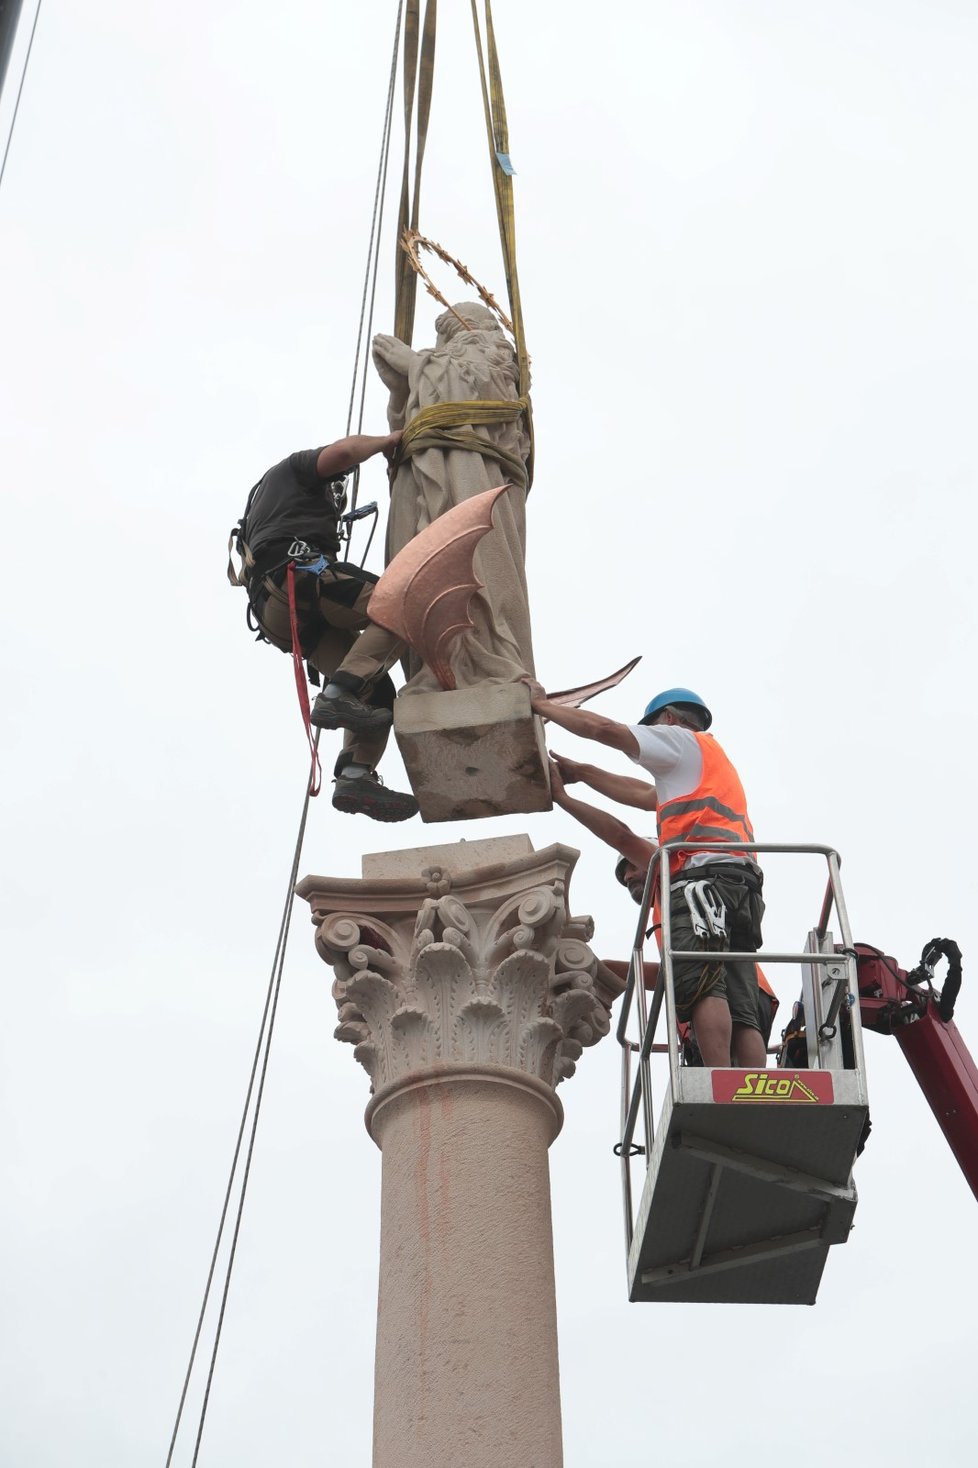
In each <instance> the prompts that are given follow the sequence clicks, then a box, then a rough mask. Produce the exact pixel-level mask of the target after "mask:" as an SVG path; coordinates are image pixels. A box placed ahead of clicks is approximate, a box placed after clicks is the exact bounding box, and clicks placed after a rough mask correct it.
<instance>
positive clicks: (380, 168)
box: [346, 0, 404, 433]
mask: <svg viewBox="0 0 978 1468" xmlns="http://www.w3.org/2000/svg"><path fill="white" fill-rule="evenodd" d="M403 8H404V0H398V6H397V20H396V22H395V26H394V48H393V51H392V53H391V69H390V76H389V78H388V82H387V103H386V106H385V109H384V129H383V133H382V135H381V141H380V158H379V160H378V163H377V183H376V185H375V187H374V207H373V215H372V217H371V220H370V240H369V242H368V244H367V265H366V269H365V270H364V274H363V295H362V296H361V298H360V323H359V327H358V330H357V349H356V353H355V354H354V358H353V378H352V381H351V383H350V405H349V408H348V409H347V414H346V431H347V433H349V432H350V426H351V424H352V422H353V403H354V399H355V397H356V391H357V370H358V368H359V366H360V349H361V346H362V343H363V321H364V316H365V314H366V309H367V294H368V292H369V290H370V276H371V264H372V262H373V259H374V253H375V250H374V241H375V238H376V240H377V245H378V249H377V253H378V254H379V234H380V224H379V221H380V219H382V218H383V189H384V187H385V185H386V182H387V158H388V154H389V153H390V135H391V118H392V116H393V111H394V88H395V85H396V80H397V57H398V53H399V51H400V46H401V12H402V11H403ZM373 271H374V277H375V279H376V265H375V264H374V266H373ZM361 422H362V418H361Z"/></svg>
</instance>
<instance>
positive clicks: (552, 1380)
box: [368, 1066, 563, 1468]
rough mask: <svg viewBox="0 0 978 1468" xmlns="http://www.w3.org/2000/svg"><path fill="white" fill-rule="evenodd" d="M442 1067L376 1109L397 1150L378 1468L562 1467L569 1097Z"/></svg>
mask: <svg viewBox="0 0 978 1468" xmlns="http://www.w3.org/2000/svg"><path fill="white" fill-rule="evenodd" d="M439 1069H440V1071H441V1073H435V1074H432V1073H431V1072H427V1073H426V1074H425V1075H423V1076H416V1077H414V1078H412V1079H411V1080H409V1082H408V1084H407V1085H405V1084H403V1083H401V1084H396V1085H395V1086H393V1087H391V1088H389V1089H388V1091H387V1092H386V1094H385V1093H381V1094H380V1095H378V1097H377V1098H376V1099H375V1101H374V1102H373V1103H372V1104H371V1107H370V1109H369V1111H368V1124H369V1125H370V1129H371V1131H372V1133H373V1135H374V1137H375V1139H376V1140H377V1141H378V1142H379V1144H380V1146H381V1148H382V1151H383V1193H382V1202H381V1263H380V1309H379V1316H378V1328H377V1359H376V1394H375V1409H374V1459H373V1461H374V1468H455V1465H458V1464H465V1468H560V1465H561V1463H562V1461H563V1455H562V1450H561V1431H560V1388H559V1379H558V1367H557V1318H556V1304H555V1297H554V1274H553V1235H552V1227H551V1217H550V1178H549V1166H548V1158H547V1148H548V1147H549V1145H550V1143H551V1141H552V1140H553V1138H554V1136H555V1135H556V1133H557V1131H558V1130H559V1127H560V1103H559V1102H558V1101H557V1099H556V1097H555V1096H554V1094H553V1092H552V1090H550V1088H549V1087H547V1086H545V1085H543V1084H542V1083H541V1082H539V1081H536V1080H535V1079H534V1078H532V1077H528V1076H525V1075H522V1074H521V1073H519V1072H515V1071H511V1070H508V1069H507V1068H505V1067H502V1066H500V1067H470V1068H467V1069H466V1068H462V1067H457V1068H456V1067H444V1068H439ZM547 1093H549V1094H547Z"/></svg>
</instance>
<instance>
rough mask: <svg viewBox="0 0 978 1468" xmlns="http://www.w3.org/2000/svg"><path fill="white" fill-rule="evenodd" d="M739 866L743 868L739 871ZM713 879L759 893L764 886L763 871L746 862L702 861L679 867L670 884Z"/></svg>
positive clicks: (675, 884) (710, 880)
mask: <svg viewBox="0 0 978 1468" xmlns="http://www.w3.org/2000/svg"><path fill="white" fill-rule="evenodd" d="M741 867H744V868H745V870H744V871H741ZM714 881H719V882H732V883H733V884H734V886H735V887H747V888H748V889H749V891H751V892H756V893H757V894H758V895H760V893H761V891H762V889H763V887H764V873H763V872H761V871H757V870H755V869H754V868H753V867H748V866H747V864H746V862H739V861H721V862H704V863H703V865H702V866H700V865H699V864H697V865H696V866H695V867H691V866H688V865H687V866H684V867H681V868H680V870H679V872H678V873H677V875H676V876H675V877H674V878H673V880H672V883H671V885H672V886H673V887H677V886H679V884H680V883H682V882H714Z"/></svg>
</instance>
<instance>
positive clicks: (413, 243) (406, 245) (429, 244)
mask: <svg viewBox="0 0 978 1468" xmlns="http://www.w3.org/2000/svg"><path fill="white" fill-rule="evenodd" d="M400 246H401V249H402V250H403V251H404V253H405V255H407V257H408V259H409V260H410V262H411V266H412V268H413V269H414V270H415V271H416V272H417V274H418V275H420V277H421V279H422V280H423V281H424V288H425V290H426V291H427V292H428V294H429V296H434V298H435V300H436V301H438V302H439V303H440V304H441V305H442V306H444V307H445V310H446V311H450V312H451V313H452V315H453V316H454V317H455V320H456V321H457V322H459V324H460V325H461V326H464V327H465V329H466V331H471V330H472V327H471V325H470V323H469V322H468V321H466V320H465V318H464V316H460V315H459V314H458V312H457V311H456V310H455V307H454V306H451V305H449V303H448V301H446V300H445V297H444V296H443V295H442V293H441V291H440V290H439V289H438V287H437V286H436V285H435V283H434V281H433V280H432V278H431V276H430V275H429V274H428V272H427V270H425V268H424V266H423V265H422V263H421V259H420V256H419V254H418V251H419V250H430V252H431V254H432V255H437V256H438V258H439V260H441V261H443V262H444V263H445V264H446V265H450V266H451V267H452V269H453V270H454V271H455V274H456V275H457V276H458V277H459V279H460V280H463V281H464V282H465V284H466V285H471V286H474V287H475V289H476V290H477V291H478V293H479V299H480V300H481V301H482V303H483V305H485V306H487V307H488V308H489V310H490V311H492V312H493V314H494V315H495V316H496V318H497V319H498V321H499V322H500V324H501V325H502V326H504V327H505V328H506V330H507V331H508V332H509V334H510V336H512V337H515V335H516V333H515V332H514V330H513V323H512V322H511V321H510V319H509V317H508V316H507V315H506V312H505V311H504V310H503V308H502V307H501V306H500V304H499V302H498V301H497V300H496V298H495V296H494V295H493V294H492V292H491V291H488V290H486V288H485V286H484V285H480V284H479V282H478V281H477V280H476V278H475V276H474V275H473V274H472V272H471V271H470V270H469V267H468V266H467V265H463V264H462V262H461V260H456V258H455V256H454V255H450V254H449V253H448V251H447V250H446V249H445V247H444V246H443V245H440V244H439V243H438V241H437V240H430V239H428V237H427V235H423V234H421V232H420V231H419V230H416V229H406V230H405V231H404V233H403V234H402V235H401V238H400Z"/></svg>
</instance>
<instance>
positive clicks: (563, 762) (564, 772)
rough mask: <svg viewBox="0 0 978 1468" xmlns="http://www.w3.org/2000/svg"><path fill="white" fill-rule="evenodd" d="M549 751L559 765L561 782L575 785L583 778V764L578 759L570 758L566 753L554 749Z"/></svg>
mask: <svg viewBox="0 0 978 1468" xmlns="http://www.w3.org/2000/svg"><path fill="white" fill-rule="evenodd" d="M547 753H548V754H549V755H550V758H551V759H552V760H553V762H554V764H555V765H556V766H557V770H558V772H559V775H560V779H561V782H562V783H563V784H564V785H573V784H575V783H576V781H578V780H580V778H581V766H580V765H579V764H578V762H577V760H576V759H568V758H567V756H566V754H555V753H554V751H553V750H552V749H550V750H548V751H547Z"/></svg>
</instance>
